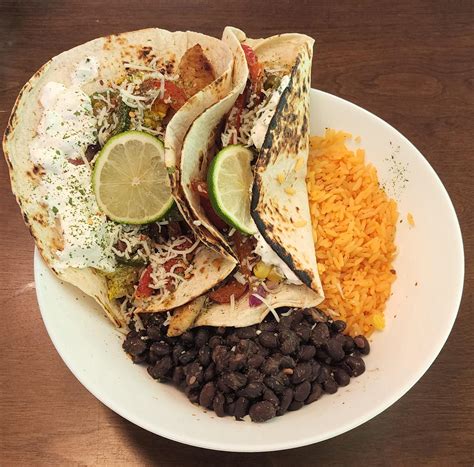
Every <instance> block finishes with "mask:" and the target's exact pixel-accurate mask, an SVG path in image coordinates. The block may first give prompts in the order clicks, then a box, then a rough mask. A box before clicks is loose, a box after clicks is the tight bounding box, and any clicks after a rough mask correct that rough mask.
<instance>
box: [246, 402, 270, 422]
mask: <svg viewBox="0 0 474 467" xmlns="http://www.w3.org/2000/svg"><path fill="white" fill-rule="evenodd" d="M249 414H250V418H251V419H252V421H253V422H266V421H267V420H270V419H271V418H273V417H274V416H275V415H276V408H275V406H274V405H273V404H272V403H271V402H269V401H261V402H257V403H255V404H252V406H251V407H250V410H249Z"/></svg>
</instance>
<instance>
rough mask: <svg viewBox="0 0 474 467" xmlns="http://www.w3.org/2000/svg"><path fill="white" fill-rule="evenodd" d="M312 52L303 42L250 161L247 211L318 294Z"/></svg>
mask: <svg viewBox="0 0 474 467" xmlns="http://www.w3.org/2000/svg"><path fill="white" fill-rule="evenodd" d="M311 55H312V54H311V49H310V48H309V47H308V46H307V45H306V44H304V45H303V46H302V47H301V48H300V51H299V53H298V56H297V59H296V61H295V63H294V66H293V68H292V70H291V76H290V83H289V85H288V87H287V88H286V89H285V90H284V92H283V94H282V96H281V98H280V101H279V103H278V106H277V109H276V112H275V115H274V116H273V118H272V120H271V122H270V125H269V128H268V132H267V135H266V137H265V141H264V144H263V147H262V149H261V151H260V154H259V158H258V160H257V163H256V166H255V180H254V186H253V190H252V203H251V211H252V217H253V219H254V221H255V223H256V225H257V228H258V230H259V231H260V233H261V234H262V235H263V237H264V238H265V240H266V241H267V243H268V244H269V245H270V246H271V247H272V248H273V250H274V251H275V252H276V253H277V254H278V256H279V257H280V258H282V259H283V261H285V263H286V264H287V265H288V266H289V267H290V268H291V269H292V270H293V271H294V273H295V274H296V275H297V277H298V278H299V279H300V280H301V281H302V282H303V283H304V284H306V285H307V286H308V287H310V288H311V289H313V290H314V291H316V292H318V293H319V294H321V295H322V289H321V283H320V280H319V275H318V271H317V264H316V255H315V251H314V242H313V236H312V230H311V223H310V222H309V221H308V219H310V213H309V204H308V195H307V190H306V180H305V179H306V165H307V160H308V151H309V122H308V114H309V86H310V74H311V73H310V69H311V68H310V67H311ZM282 173H283V174H284V176H285V177H284V181H283V182H282V183H280V182H279V181H278V179H279V178H280V179H281V176H279V174H282ZM285 190H286V191H285ZM303 221H306V222H303ZM303 224H305V225H303Z"/></svg>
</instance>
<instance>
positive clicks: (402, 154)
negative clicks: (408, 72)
mask: <svg viewBox="0 0 474 467" xmlns="http://www.w3.org/2000/svg"><path fill="white" fill-rule="evenodd" d="M311 115H312V121H311V130H312V134H322V133H323V131H324V128H325V127H329V128H335V129H342V130H345V131H349V132H351V133H353V134H354V135H359V136H361V138H362V142H361V146H362V147H364V148H365V149H366V152H367V158H368V160H369V161H371V162H373V163H374V164H375V166H376V167H377V169H378V172H379V176H380V179H381V181H382V182H383V183H384V184H385V185H386V186H387V189H388V191H389V193H390V194H392V195H395V196H396V198H397V201H398V203H399V204H398V205H399V211H400V218H401V219H404V222H403V223H401V224H398V231H397V240H396V241H397V245H398V248H399V251H400V253H399V255H398V257H397V260H396V263H395V268H396V270H397V272H398V279H397V281H396V282H395V285H394V287H393V295H392V297H391V298H390V300H389V303H388V307H387V310H386V316H387V327H386V330H385V331H384V332H383V333H377V334H376V335H375V337H374V338H373V339H372V352H371V353H370V355H369V357H368V358H367V359H366V365H367V371H366V373H365V374H364V375H362V376H360V377H359V378H355V379H353V380H352V382H351V384H350V385H349V386H348V387H346V388H342V389H340V390H339V391H338V392H337V394H335V395H332V396H324V397H322V398H321V399H320V400H319V401H318V402H315V403H314V404H311V405H309V406H307V407H304V408H303V409H301V410H299V411H297V412H292V413H288V414H287V415H285V416H284V417H279V418H275V419H273V420H271V421H270V422H268V423H264V424H256V423H251V422H236V421H234V419H233V418H230V417H226V418H222V419H221V418H218V417H216V416H215V415H214V413H213V412H207V413H206V412H204V411H203V410H201V408H199V407H196V406H194V405H191V404H190V403H189V402H188V400H187V399H186V397H185V396H184V395H183V394H182V393H181V392H179V391H178V390H176V389H175V388H173V387H171V386H168V385H165V384H159V383H157V382H156V381H154V380H153V379H152V378H151V377H150V376H149V375H148V374H147V372H146V370H145V368H144V367H142V366H139V365H134V364H132V362H131V361H130V359H129V358H128V357H127V356H126V355H125V353H124V352H123V350H122V348H121V343H122V342H121V337H120V336H119V335H118V334H117V332H116V331H114V329H113V328H112V326H111V325H110V324H109V322H108V321H107V320H106V319H105V318H104V317H103V316H102V314H101V313H100V311H99V309H98V307H97V306H96V305H95V304H94V302H93V301H92V300H90V299H88V298H86V297H84V296H83V295H82V294H81V293H80V292H78V290H77V289H75V288H74V287H71V286H68V285H64V284H61V282H59V281H58V280H57V279H56V278H55V277H54V276H53V274H52V273H51V272H50V271H49V270H48V268H47V267H46V266H45V264H44V263H43V261H42V260H41V258H40V256H39V254H38V253H37V252H36V254H35V279H36V290H37V295H38V302H39V305H40V309H41V313H42V316H43V320H44V322H45V325H46V328H47V330H48V333H49V335H50V337H51V339H52V341H53V343H54V345H55V347H56V349H57V350H58V352H59V354H60V355H61V357H62V358H63V360H64V362H65V363H66V365H67V366H68V367H69V368H70V370H71V371H72V372H73V373H74V375H75V376H76V377H77V378H78V379H79V381H80V382H81V383H82V384H83V385H84V386H85V387H86V388H87V389H88V390H89V391H90V392H91V393H92V394H94V395H95V396H96V397H97V398H98V399H99V400H101V401H102V402H103V403H104V404H105V405H107V406H108V407H110V408H111V409H112V410H114V411H115V412H117V413H118V414H120V415H121V416H123V417H124V418H126V419H128V420H130V421H131V422H133V423H135V424H136V425H139V426H141V427H143V428H145V429H146V430H149V431H151V432H153V433H156V434H158V435H161V436H165V437H166V438H170V439H173V440H175V441H180V442H182V443H186V444H190V445H194V446H200V447H204V448H209V449H218V450H226V451H275V450H279V449H289V448H295V447H298V446H304V445H307V444H311V443H316V442H318V441H322V440H325V439H328V438H331V437H333V436H336V435H338V434H340V433H344V432H345V431H348V430H350V429H352V428H354V427H356V426H358V425H360V424H362V423H364V422H366V421H367V420H370V419H371V418H372V417H374V416H376V415H377V414H379V413H380V412H382V411H383V410H385V409H386V408H387V407H389V406H390V405H391V404H393V403H394V402H395V401H396V400H397V399H399V398H400V397H401V396H403V394H405V393H406V392H407V391H408V390H409V389H410V388H411V387H412V386H413V385H414V384H415V383H416V382H417V381H418V380H419V379H420V378H421V376H422V375H423V373H424V372H425V371H426V370H427V369H428V367H429V366H430V365H431V364H432V362H433V360H434V359H435V358H436V356H437V355H438V353H439V351H440V350H441V348H442V347H443V344H444V343H445V341H446V339H447V337H448V335H449V333H450V331H451V328H452V326H453V323H454V320H455V318H456V314H457V311H458V307H459V303H460V300H461V294H462V286H463V277H464V254H463V245H462V238H461V233H460V229H459V224H458V220H457V218H456V213H455V211H454V209H453V206H452V204H451V201H450V199H449V197H448V194H447V193H446V190H445V189H444V187H443V185H442V183H441V181H440V180H439V178H438V177H437V175H436V173H435V172H434V171H433V169H432V168H431V166H430V165H429V164H428V162H427V161H426V160H425V159H424V157H423V156H422V155H421V154H420V152H419V151H418V150H417V149H416V148H415V147H414V146H413V145H412V144H411V143H410V142H409V141H408V140H407V139H406V138H405V137H403V136H402V135H401V134H400V133H399V132H398V131H397V130H395V129H394V128H392V127H391V126H390V125H388V124H387V123H385V122H384V121H382V120H381V119H379V118H378V117H376V116H374V115H373V114H371V113H369V112H367V111H366V110H364V109H362V108H360V107H357V106H356V105H354V104H351V103H350V102H347V101H345V100H342V99H339V98H337V97H335V96H332V95H330V94H326V93H324V92H321V91H314V90H313V91H312V94H311ZM392 155H393V156H394V158H393V159H392ZM403 175H406V178H407V179H408V182H403V179H404V178H405V177H404V176H403ZM408 212H411V213H413V215H414V218H415V222H416V227H415V228H409V226H408V224H407V222H406V214H407V213H408ZM416 284H418V285H416Z"/></svg>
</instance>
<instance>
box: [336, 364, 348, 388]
mask: <svg viewBox="0 0 474 467" xmlns="http://www.w3.org/2000/svg"><path fill="white" fill-rule="evenodd" d="M333 374H334V379H335V380H336V383H337V384H338V385H339V386H347V385H348V384H349V383H350V382H351V377H350V376H349V375H348V374H347V373H346V372H345V371H344V370H343V369H342V368H335V369H334V370H333Z"/></svg>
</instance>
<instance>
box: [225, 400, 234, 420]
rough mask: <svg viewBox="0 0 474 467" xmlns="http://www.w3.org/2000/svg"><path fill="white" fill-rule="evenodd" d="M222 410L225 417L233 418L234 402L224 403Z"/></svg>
mask: <svg viewBox="0 0 474 467" xmlns="http://www.w3.org/2000/svg"><path fill="white" fill-rule="evenodd" d="M224 410H225V413H226V414H227V415H230V416H231V417H233V416H234V413H235V402H230V403H226V404H225V405H224Z"/></svg>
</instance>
